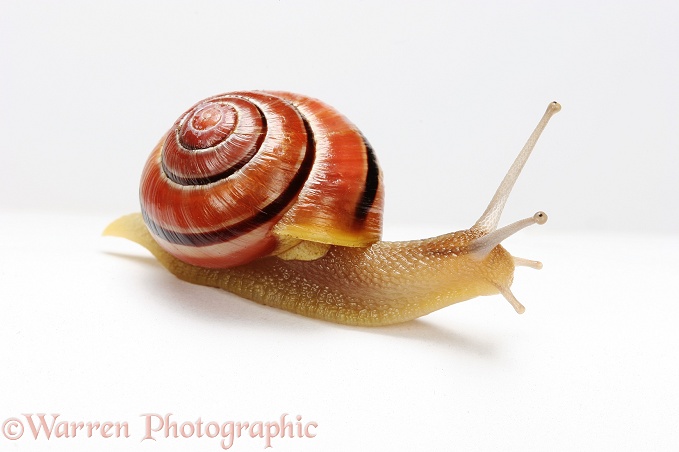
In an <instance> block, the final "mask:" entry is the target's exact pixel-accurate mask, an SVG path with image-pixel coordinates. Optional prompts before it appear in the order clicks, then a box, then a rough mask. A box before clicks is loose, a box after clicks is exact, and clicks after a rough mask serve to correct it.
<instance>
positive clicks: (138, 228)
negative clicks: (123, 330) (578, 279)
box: [105, 92, 560, 326]
mask: <svg viewBox="0 0 679 452" xmlns="http://www.w3.org/2000/svg"><path fill="white" fill-rule="evenodd" d="M559 109H560V106H559V105H558V104H557V103H556V102H554V103H552V104H550V106H549V107H548V109H547V112H546V113H545V115H544V116H543V118H542V120H541V121H540V123H539V124H538V126H537V128H536V129H535V131H534V132H533V134H532V135H531V137H530V138H529V140H528V142H527V143H526V146H525V147H524V148H523V150H522V151H521V153H520V154H519V156H518V157H517V159H516V161H515V162H514V164H513V165H512V167H511V168H510V170H509V172H508V173H507V176H505V179H504V180H503V182H502V184H501V185H500V187H499V188H498V191H497V192H496V194H495V196H494V198H493V200H492V201H491V203H490V205H489V206H488V208H487V209H486V211H485V212H484V214H483V215H482V216H481V218H480V219H479V220H478V221H477V222H476V223H475V224H474V226H472V227H471V228H470V229H468V230H464V231H458V232H453V233H450V234H445V235H442V236H439V237H434V238H430V239H424V240H414V241H407V242H384V241H380V240H379V238H380V235H381V225H382V206H383V199H384V191H383V183H382V177H381V173H380V170H379V166H378V165H377V160H376V158H375V156H374V153H373V150H372V148H371V147H370V145H369V144H368V142H367V140H366V139H365V137H363V135H362V134H361V133H360V132H359V131H358V129H357V128H356V127H355V126H354V125H353V124H351V123H350V122H349V121H348V120H347V119H346V118H344V117H343V116H342V115H341V114H339V113H338V112H337V111H336V110H334V109H332V108H331V107H329V106H327V105H325V104H323V103H321V102H320V101H317V100H315V99H311V98H308V97H305V96H300V95H296V94H290V93H281V92H237V93H229V94H225V95H221V96H215V97H212V98H208V99H206V100H205V101H202V102H199V103H198V104H196V105H195V106H194V107H192V108H191V109H190V110H189V111H187V112H186V113H185V114H184V115H182V116H181V117H180V119H179V120H178V121H177V122H176V123H175V125H174V126H173V127H172V128H171V129H170V131H169V132H168V133H167V134H166V135H165V136H164V137H163V139H162V140H161V142H160V144H159V145H158V146H157V147H156V149H155V150H154V151H153V153H152V154H151V157H150V158H149V160H148V162H147V165H146V167H145V169H144V172H143V176H142V183H141V189H140V197H141V204H142V213H141V214H132V215H128V216H125V217H122V218H120V219H118V220H116V221H115V222H113V223H112V224H111V225H110V226H109V227H108V228H107V229H106V231H105V234H107V235H114V236H120V237H125V238H128V239H130V240H133V241H135V242H137V243H139V244H141V245H142V246H144V247H146V248H147V249H149V250H150V251H151V252H152V253H153V254H154V256H155V257H156V258H157V259H158V261H159V262H160V263H161V264H162V265H163V266H165V267H166V268H167V269H168V270H170V271H171V272H172V273H173V274H175V275H176V276H177V277H179V278H180V279H183V280H185V281H188V282H191V283H196V284H201V285H206V286H212V287H219V288H222V289H225V290H228V291H230V292H233V293H235V294H237V295H239V296H242V297H244V298H247V299H250V300H253V301H256V302H259V303H262V304H265V305H268V306H274V307H278V308H281V309H285V310H287V311H291V312H295V313H298V314H302V315H305V316H309V317H314V318H319V319H323V320H327V321H331V322H335V323H343V324H350V325H364V326H375V325H386V324H393V323H399V322H404V321H407V320H411V319H414V318H417V317H420V316H422V315H425V314H428V313H430V312H432V311H435V310H437V309H441V308H443V307H445V306H448V305H451V304H453V303H457V302H460V301H464V300H467V299H470V298H474V297H477V296H481V295H492V294H497V293H501V294H502V295H504V297H505V298H506V299H507V300H508V301H509V302H510V303H511V304H512V305H513V306H514V308H515V309H516V310H517V312H519V313H521V312H523V310H524V308H523V306H522V305H521V304H520V303H519V302H518V301H517V300H516V298H515V297H514V296H513V294H512V293H511V291H510V289H509V287H510V286H511V284H512V281H513V272H514V269H515V267H516V266H519V265H523V266H529V267H533V268H540V266H541V264H540V263H539V262H536V261H528V260H525V259H520V258H515V257H513V256H511V255H510V254H509V253H508V252H507V251H506V250H505V249H504V248H503V247H502V246H501V245H500V242H501V241H502V240H503V239H504V238H506V237H508V236H509V235H511V234H513V233H515V232H516V231H518V230H520V229H522V228H524V227H526V226H528V225H531V224H536V223H537V224H542V223H544V222H545V221H546V215H545V214H544V213H542V212H538V213H536V214H535V215H533V216H532V217H529V218H527V219H524V220H521V221H518V222H516V223H513V224H511V225H509V226H506V227H504V228H500V229H497V224H498V221H499V217H500V214H501V212H502V209H503V207H504V204H505V202H506V200H507V197H508V196H509V192H510V191H511V188H512V186H513V185H514V182H515V181H516V179H517V177H518V175H519V173H520V171H521V169H522V168H523V165H524V164H525V162H526V160H527V158H528V156H529V155H530V152H531V151H532V149H533V147H534V145H535V142H536V141H537V138H538V137H539V135H540V133H541V132H542V130H543V129H544V127H545V125H546V123H547V121H548V120H549V118H550V117H551V116H552V115H553V114H554V113H556V112H557V111H558V110H559ZM279 110H280V111H282V112H279ZM236 144H238V145H241V144H243V145H244V146H242V148H239V149H235V150H234V149H233V148H234V147H235V145H236ZM177 147H181V148H182V149H179V150H178V152H177V149H175V148H177ZM243 148H244V149H243ZM173 153H176V154H177V155H173ZM225 154H226V157H225V156H224V155H225ZM278 155H283V156H284V157H283V160H284V162H283V167H282V168H283V169H280V168H281V167H275V168H274V167H273V165H274V164H277V163H274V157H276V158H278ZM290 155H291V156H290ZM213 156H217V157H214V158H215V159H216V161H211V160H210V159H211V158H213ZM182 160H186V161H188V164H186V165H184V164H183V163H182ZM186 168H188V169H186ZM236 179H243V180H245V181H246V184H245V185H249V186H250V188H255V189H257V190H261V191H262V192H263V193H259V194H249V193H245V188H243V187H245V185H240V183H241V182H240V181H239V180H236ZM265 182H272V186H273V187H275V188H267V186H266V184H265ZM291 186H292V187H293V188H294V192H290V191H288V190H291V189H290V188H289V187H291ZM214 190H216V193H218V194H216V195H215V194H214V193H215V191H214ZM220 190H221V191H220ZM239 197H240V198H242V199H240V200H238V201H236V198H239ZM203 201H207V203H206V204H201V203H200V202H203ZM206 206H209V207H206ZM213 207H215V208H216V212H215V210H211V209H212V208H213ZM225 210H227V211H229V210H230V211H233V212H235V215H232V216H224V215H223V211H225Z"/></svg>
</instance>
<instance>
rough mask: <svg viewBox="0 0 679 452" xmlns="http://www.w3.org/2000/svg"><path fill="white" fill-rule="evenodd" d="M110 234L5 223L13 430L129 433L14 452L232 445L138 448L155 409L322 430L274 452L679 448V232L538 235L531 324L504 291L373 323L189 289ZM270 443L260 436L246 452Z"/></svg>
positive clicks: (207, 442)
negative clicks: (117, 428)
mask: <svg viewBox="0 0 679 452" xmlns="http://www.w3.org/2000/svg"><path fill="white" fill-rule="evenodd" d="M106 222H107V219H104V218H100V217H87V216H71V217H69V216H52V217H50V216H35V215H33V216H30V215H13V216H5V217H4V218H3V221H2V224H0V234H1V236H2V237H12V240H11V241H5V242H3V243H2V245H0V254H1V255H2V256H3V257H2V260H1V261H0V275H1V277H2V285H1V286H0V299H2V300H3V312H2V328H1V329H0V343H2V345H3V360H4V362H5V366H3V370H2V371H0V400H2V406H1V407H0V419H3V420H4V419H5V418H9V417H19V418H20V419H21V416H20V415H21V414H22V413H37V412H47V413H59V414H61V419H64V420H68V421H71V422H73V421H83V422H86V421H99V422H105V421H118V422H123V421H127V422H128V424H129V433H130V438H127V439H117V440H114V439H101V438H89V439H88V438H85V439H82V440H80V441H75V440H72V439H70V440H69V439H63V440H61V441H57V440H55V439H52V440H49V441H48V440H44V439H43V440H41V441H39V442H38V443H36V442H35V441H34V440H33V439H32V438H31V437H30V436H29V435H28V433H27V434H26V436H25V437H23V438H21V439H19V440H17V441H14V442H10V441H8V440H6V439H4V438H3V437H0V446H2V449H3V450H4V449H5V448H6V447H8V446H14V447H16V450H36V449H35V447H36V444H39V445H43V446H44V450H93V449H96V450H121V447H123V448H125V450H187V447H188V448H190V449H191V450H196V451H197V450H201V451H202V450H205V451H210V450H220V449H219V442H218V440H216V439H208V438H202V439H198V438H195V437H194V438H190V439H182V438H177V439H174V438H169V439H164V438H162V437H159V438H158V440H157V441H156V442H151V441H150V440H147V441H144V442H141V438H142V437H143V435H144V423H143V419H142V418H141V417H140V415H141V414H144V413H158V414H165V413H174V415H175V419H176V420H178V421H180V424H181V422H183V421H192V422H193V421H195V420H196V419H197V418H198V417H201V418H202V419H203V420H204V422H206V423H207V422H208V421H210V420H212V421H217V422H226V421H238V420H249V421H253V420H262V421H264V422H266V421H274V420H276V419H278V418H279V417H280V415H281V414H282V413H292V414H293V415H297V414H300V415H302V416H303V419H304V420H305V421H315V422H317V423H318V428H317V430H316V431H317V436H316V437H315V438H307V439H289V438H286V439H280V438H279V439H278V440H274V443H273V444H272V445H273V446H274V449H273V450H276V451H292V450H295V451H297V450H323V451H340V450H343V451H346V450H421V451H431V450H481V451H495V450H505V451H541V450H563V451H571V450H592V451H595V450H596V451H599V450H616V451H637V450H654V451H670V450H677V448H679V431H678V425H679V423H678V422H679V387H678V386H677V384H676V380H677V378H676V377H677V375H679V356H678V355H677V353H676V344H677V341H678V340H679V332H678V331H679V330H678V329H677V318H678V315H679V307H678V306H679V304H678V303H677V295H676V275H677V274H678V273H679V265H678V264H677V260H676V255H677V253H679V240H678V239H677V238H676V237H674V238H671V237H664V238H656V239H647V238H641V237H635V236H631V235H628V236H624V235H619V236H610V235H609V236H604V235H590V236H582V235H557V234H550V233H545V232H544V228H542V230H540V231H538V230H537V229H535V230H532V231H530V232H528V231H526V232H525V233H524V234H522V235H521V236H520V237H516V238H513V239H512V240H511V241H510V242H509V243H508V244H507V246H508V249H509V250H510V251H512V252H513V253H514V254H517V255H520V256H526V257H539V258H540V259H542V260H543V261H544V262H545V268H544V269H543V270H541V271H539V272H538V271H534V270H530V269H520V270H519V271H518V273H517V275H516V282H515V284H514V291H515V293H516V294H517V296H518V297H519V298H520V299H521V300H522V301H523V302H524V304H525V305H526V307H527V311H526V313H525V314H524V315H522V316H519V315H517V314H515V313H514V311H513V309H512V308H511V307H510V306H509V304H508V303H507V302H506V301H504V300H503V299H502V298H501V297H499V296H497V297H487V298H482V299H477V300H473V301H467V302H464V303H461V304H458V305H455V306H451V307H448V308H446V309H444V310H442V311H439V312H436V313H433V314H431V315H429V316H426V317H424V318H422V319H420V320H417V321H414V322H410V323H406V324H403V325H399V326H392V327H386V328H376V329H362V328H350V327H343V326H337V325H334V324H329V323H325V322H321V321H316V320H311V319H306V318H304V317H300V316H296V315H293V314H288V313H285V312H282V311H279V310H276V309H273V308H268V307H263V306H260V305H257V304H255V303H253V302H249V301H245V300H241V299H238V298H236V297H233V296H231V295H229V294H227V293H226V292H222V291H220V290H217V289H210V288H204V287H199V286H193V285H189V284H186V283H183V282H180V281H179V280H176V279H175V278H174V277H173V276H171V275H170V274H169V273H167V272H166V271H165V270H164V269H163V268H161V267H160V266H159V265H157V264H156V263H155V262H154V261H153V260H152V259H151V258H150V257H148V256H147V254H146V253H145V252H144V251H142V250H141V249H140V248H139V247H136V246H135V245H133V244H128V243H126V242H125V241H123V240H121V239H114V238H102V237H99V231H101V229H103V227H104V226H105V225H106ZM45 231H49V232H50V233H49V234H45ZM410 232H411V233H412V234H413V235H415V236H416V235H419V234H420V233H421V231H417V230H413V231H410ZM54 235H58V236H59V237H60V239H59V240H56V241H55V240H52V239H51V238H50V237H51V236H54ZM36 237H37V238H36ZM27 429H28V427H27ZM262 449H263V440H261V439H258V438H257V439H252V438H249V437H247V438H241V439H238V440H237V441H236V443H235V445H234V448H233V450H262Z"/></svg>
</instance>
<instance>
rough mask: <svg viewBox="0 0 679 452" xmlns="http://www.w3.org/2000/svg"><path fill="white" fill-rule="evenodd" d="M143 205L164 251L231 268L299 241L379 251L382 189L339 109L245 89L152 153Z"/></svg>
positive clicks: (206, 104)
mask: <svg viewBox="0 0 679 452" xmlns="http://www.w3.org/2000/svg"><path fill="white" fill-rule="evenodd" d="M140 199H141V207H142V214H143V217H144V221H145V223H146V225H147V227H148V229H149V231H150V232H151V234H152V235H153V237H154V239H155V240H156V241H157V242H158V244H159V245H160V246H161V247H162V248H164V249H165V250H166V251H168V252H169V253H170V254H172V255H174V256H175V257H177V258H179V259H180V260H182V261H184V262H187V263H190V264H194V265H199V266H202V267H212V268H225V267H231V266H236V265H241V264H244V263H247V262H250V261H252V260H254V259H257V258H259V257H262V256H266V255H270V254H272V253H280V252H285V251H286V250H287V249H289V248H291V247H294V246H298V245H299V244H300V243H309V242H312V243H321V244H328V245H342V246H354V247H357V246H367V245H369V244H371V243H374V242H376V241H378V240H379V239H380V235H381V228H382V210H383V202H384V190H383V184H382V177H381V172H380V169H379V166H378V164H377V160H376V158H375V155H374V153H373V150H372V148H371V147H370V144H369V143H368V141H367V140H366V139H365V138H364V137H363V135H362V134H361V132H360V131H359V130H358V129H357V128H356V127H355V126H354V125H353V124H352V123H351V122H349V121H348V120H347V119H346V118H345V117H344V116H342V115H341V114H340V113H339V112H337V111H336V110H335V109H333V108H332V107H330V106H328V105H326V104H324V103H322V102H320V101H318V100H316V99H312V98H309V97H305V96H301V95H297V94H291V93H284V92H267V91H261V92H252V91H250V92H234V93H227V94H222V95H218V96H214V97H210V98H208V99H205V100H203V101H201V102H199V103H197V104H196V105H194V106H193V107H192V108H190V109H189V110H188V111H187V112H186V113H184V114H183V115H182V116H181V117H180V118H179V119H178V120H177V121H176V122H175V124H174V126H173V127H172V128H171V129H170V130H169V131H168V132H167V134H166V135H165V136H164V137H163V138H162V139H161V141H160V143H159V144H158V146H156V148H155V149H154V150H153V152H152V153H151V156H150V157H149V159H148V161H147V163H146V166H145V168H144V171H143V174H142V181H141V188H140Z"/></svg>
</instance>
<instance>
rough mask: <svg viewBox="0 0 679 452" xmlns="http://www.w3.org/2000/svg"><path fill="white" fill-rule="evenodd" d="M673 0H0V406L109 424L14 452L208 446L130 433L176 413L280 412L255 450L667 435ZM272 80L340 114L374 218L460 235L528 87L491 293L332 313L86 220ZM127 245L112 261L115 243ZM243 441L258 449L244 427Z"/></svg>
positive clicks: (570, 442) (609, 442) (127, 208)
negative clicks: (178, 138)
mask: <svg viewBox="0 0 679 452" xmlns="http://www.w3.org/2000/svg"><path fill="white" fill-rule="evenodd" d="M677 23H679V5H677V3H676V2H671V1H666V2H662V1H653V2H643V3H642V2H596V3H595V4H593V3H592V2H579V1H576V2H562V3H558V4H557V3H544V2H543V3H540V2H485V3H479V2H433V1H420V2H394V1H391V2H353V1H343V2H333V3H328V2H313V1H307V2H302V1H297V2H291V1H286V0H280V1H261V2H244V1H243V2H225V1H222V2H217V1H215V2H207V1H193V2H186V3H178V2H163V3H162V5H161V3H159V2H139V1H135V2H123V1H119V2H108V3H103V2H96V3H93V2H73V1H65V2H15V1H5V2H3V3H2V6H1V7H0V136H2V145H1V148H0V149H1V150H0V152H1V153H2V161H3V164H2V166H1V167H0V168H1V169H0V171H1V176H2V177H0V194H1V195H0V234H1V235H0V237H1V239H0V240H1V241H0V307H2V313H0V315H1V317H0V340H1V343H2V344H3V347H4V348H5V350H4V353H3V356H4V365H3V368H2V370H0V385H1V386H0V421H3V422H4V420H5V419H8V418H11V417H15V416H18V417H20V418H21V413H37V412H48V413H61V414H62V418H64V419H65V420H68V421H88V420H89V421H100V422H104V421H107V420H111V421H128V422H129V424H130V429H131V430H132V432H131V433H132V437H131V438H129V439H126V440H112V439H109V440H102V439H94V438H92V439H87V440H82V438H81V439H76V440H63V439H62V440H54V439H52V440H49V441H47V440H42V441H39V442H35V441H34V440H32V439H31V438H30V437H29V436H30V435H29V434H28V433H26V434H25V435H24V437H22V438H21V439H19V440H17V441H9V440H7V439H5V437H3V436H2V435H0V447H2V448H3V450H4V449H5V448H6V447H14V448H16V450H35V448H36V447H37V445H40V446H42V448H43V449H44V450H77V448H78V447H81V448H82V449H81V450H88V448H92V447H94V448H96V449H97V450H105V449H107V448H108V449H110V450H120V448H121V447H124V448H126V449H135V450H136V449H139V450H186V449H187V447H188V448H191V450H219V443H218V441H217V440H214V439H207V438H202V439H198V438H191V439H172V438H170V439H162V438H161V439H159V440H158V441H156V442H152V441H144V442H140V441H139V439H140V438H141V436H143V435H142V430H143V423H142V421H141V420H140V418H139V415H140V414H142V413H146V412H153V413H162V414H164V413H169V412H172V413H175V416H176V420H178V421H180V423H181V421H186V420H195V419H196V418H197V417H199V416H202V418H203V419H204V420H205V421H206V422H207V421H209V420H214V421H220V422H224V421H228V420H235V421H237V420H243V421H255V420H262V421H265V422H266V421H269V420H275V419H277V418H278V417H279V416H280V414H281V413H284V412H289V413H292V414H301V415H303V418H304V420H305V421H309V420H313V421H316V422H317V423H318V424H319V428H318V429H317V433H318V435H317V437H316V438H313V439H301V440H290V439H283V440H280V439H279V442H278V443H275V444H274V450H324V451H328V450H484V451H486V450H489V451H490V450H499V449H502V450H677V448H679V390H678V389H677V386H676V380H677V377H678V376H679V358H678V357H677V352H676V348H677V344H678V343H679V335H678V334H677V327H676V325H677V324H678V322H679V308H677V302H678V301H679V297H678V296H677V294H676V283H675V282H674V281H676V278H677V275H678V274H679V265H678V264H677V262H676V255H677V252H679V234H678V232H679V213H678V212H679V209H677V207H678V206H677V193H678V192H679V182H678V180H679V179H678V178H677V169H678V168H679V133H678V126H679V88H678V87H677V80H679V58H677V55H679V31H678V28H677ZM241 89H283V90H288V91H294V92H302V93H305V94H309V95H312V96H314V97H318V98H320V99H322V100H324V101H326V102H328V103H330V104H332V105H334V106H336V107H337V108H338V109H339V110H340V111H342V112H343V113H345V114H346V115H347V116H348V117H349V118H351V119H352V121H353V122H355V123H356V124H357V125H358V126H359V127H360V128H361V129H362V131H363V132H364V133H365V135H366V136H367V137H368V138H369V140H370V141H371V143H372V145H373V147H374V148H375V149H376V151H377V154H378V158H379V160H380V163H381V166H382V168H383V171H384V173H385V179H386V185H387V202H386V214H385V236H386V237H387V238H396V237H398V238H416V237H418V236H420V235H428V234H435V233H442V232H444V231H447V230H454V229H462V228H465V227H468V226H469V225H470V224H472V223H473V222H474V221H475V219H476V217H478V215H479V214H480V213H481V212H482V211H483V209H484V208H485V205H486V203H487V202H488V200H489V199H490V197H491V196H492V193H493V191H494V190H495V188H496V186H497V184H498V183H499V181H500V179H501V178H502V176H503V175H504V172H505V171H506V169H507V167H508V166H509V164H510V163H511V161H512V159H513V158H514V156H515V154H516V153H517V152H518V150H519V149H520V148H521V146H522V145H523V142H524V141H525V139H526V138H527V136H528V135H529V133H530V132H531V130H532V128H533V126H534V125H535V123H536V122H537V120H538V119H539V117H540V116H541V114H542V112H543V111H544V109H545V107H546V105H547V103H548V102H549V101H551V100H558V101H559V102H560V103H561V104H562V105H563V111H562V112H561V113H559V115H557V116H556V117H555V118H554V120H553V123H552V124H550V126H549V127H548V129H547V131H546V132H545V134H544V136H543V138H542V140H541V141H540V143H539V144H538V148H537V149H536V152H535V154H534V156H533V157H532V158H531V161H530V162H529V163H528V165H527V167H526V170H525V173H524V174H523V175H522V177H521V179H520V181H519V183H518V184H517V187H516V189H515V191H514V193H513V194H512V197H511V198H510V201H509V203H508V206H507V210H506V212H505V215H504V217H503V223H507V222H509V221H513V220H515V219H518V218H521V217H524V216H527V215H530V214H532V213H533V212H534V211H536V210H539V209H544V210H545V211H546V212H547V213H548V214H550V221H549V222H548V223H547V225H545V226H543V227H541V228H533V229H532V230H529V231H525V232H523V233H522V234H521V235H520V236H519V237H516V238H514V239H512V240H511V242H508V244H507V245H508V247H509V249H510V251H513V252H514V253H516V254H517V255H519V256H524V257H529V258H539V259H541V260H543V261H544V262H545V264H546V266H545V269H544V270H543V271H541V272H532V271H521V272H519V273H517V278H516V280H517V282H516V284H515V286H514V287H515V292H516V293H517V295H518V296H519V298H520V299H521V300H522V301H523V302H524V304H526V306H527V312H526V314H524V316H522V317H519V316H516V315H515V314H513V311H512V310H511V309H510V307H509V306H508V305H507V304H506V302H504V301H503V300H501V298H499V297H491V298H487V299H483V300H476V301H472V302H468V303H463V304H461V305H456V306H453V307H450V308H447V309H445V310H442V311H440V312H437V313H434V314H432V315H430V316H427V317H426V318H424V319H421V320H418V321H414V322H410V323H408V324H405V325H401V326H396V327H390V328H382V329H377V330H365V329H356V328H346V327H339V326H335V325H330V324H326V323H323V322H318V321H313V320H308V319H304V318H299V317H297V316H293V315H289V314H287V313H282V312H279V311H277V310H274V309H270V308H265V307H261V306H258V305H256V304H254V303H251V302H247V301H244V300H240V299H237V298H236V297H232V296H230V295H228V294H225V293H221V292H219V291H216V290H212V289H205V288H200V287H195V286H190V285H188V284H184V283H181V282H179V281H177V280H175V279H174V278H172V277H171V276H169V275H168V274H166V273H165V271H164V270H163V269H161V268H160V267H159V266H157V265H156V264H154V263H153V261H152V260H150V258H148V257H147V255H146V254H145V253H144V252H143V251H140V250H138V249H137V248H136V247H134V246H132V245H128V244H125V243H123V242H122V241H118V240H115V239H103V238H100V237H99V233H100V231H101V230H102V229H103V227H104V226H105V225H106V223H107V221H109V220H110V219H113V218H115V217H116V216H118V215H121V214H124V213H128V212H132V211H135V210H138V206H137V189H138V178H139V174H140V172H141V168H142V165H143V163H144V161H145V159H146V157H147V155H148V153H149V152H150V150H151V148H152V147H153V146H154V145H155V143H156V141H157V140H158V139H159V137H160V136H161V135H162V134H163V133H164V132H165V130H167V128H168V127H169V126H170V125H171V124H172V123H173V121H174V120H175V119H176V118H177V116H178V115H179V114H181V113H182V112H183V111H184V110H186V109H187V108H188V107H189V106H190V105H192V104H193V103H194V102H196V101H198V100H200V99H202V98H204V97H207V96H209V95H213V94H217V93H221V92H226V91H232V90H241ZM130 256H132V258H131V257H130ZM233 449H234V450H261V449H263V443H262V441H261V440H259V439H251V438H241V439H239V440H237V442H236V444H235V445H234V448H233Z"/></svg>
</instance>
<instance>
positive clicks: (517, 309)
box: [514, 303, 526, 314]
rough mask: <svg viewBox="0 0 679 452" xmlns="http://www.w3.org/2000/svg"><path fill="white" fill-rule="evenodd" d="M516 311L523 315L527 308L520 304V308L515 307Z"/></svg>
mask: <svg viewBox="0 0 679 452" xmlns="http://www.w3.org/2000/svg"><path fill="white" fill-rule="evenodd" d="M514 310H515V311H516V313H517V314H523V313H524V312H526V308H525V307H524V305H522V304H521V303H519V305H518V306H514Z"/></svg>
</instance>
